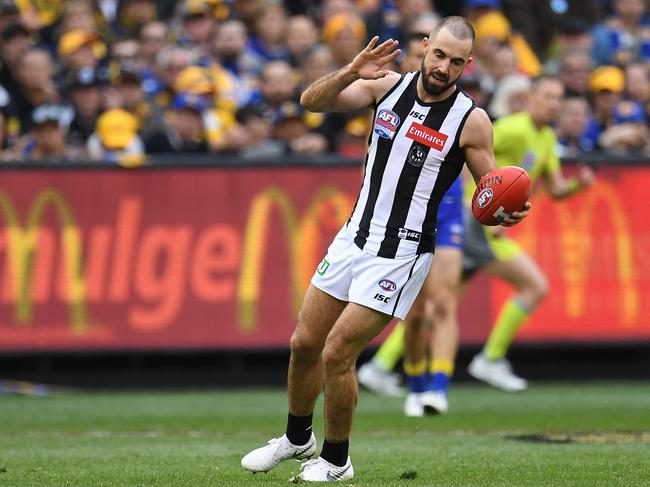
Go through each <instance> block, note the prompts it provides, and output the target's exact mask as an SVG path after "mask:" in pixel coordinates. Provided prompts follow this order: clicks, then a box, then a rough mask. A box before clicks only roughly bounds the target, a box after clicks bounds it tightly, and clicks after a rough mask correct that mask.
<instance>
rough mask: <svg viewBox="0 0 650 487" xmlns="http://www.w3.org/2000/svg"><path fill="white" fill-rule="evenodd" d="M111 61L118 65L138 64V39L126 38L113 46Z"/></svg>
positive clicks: (117, 40)
mask: <svg viewBox="0 0 650 487" xmlns="http://www.w3.org/2000/svg"><path fill="white" fill-rule="evenodd" d="M110 54H111V56H110V57H111V61H112V62H114V63H116V64H121V63H131V64H132V63H137V62H138V61H139V59H140V42H139V41H138V38H137V37H131V36H124V37H120V38H119V39H116V40H115V41H113V43H112V44H111V52H110Z"/></svg>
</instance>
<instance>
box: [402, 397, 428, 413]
mask: <svg viewBox="0 0 650 487" xmlns="http://www.w3.org/2000/svg"><path fill="white" fill-rule="evenodd" d="M421 396H422V394H421V393H418V392H409V393H408V395H407V396H406V401H404V414H405V415H406V416H408V417H409V418H420V417H422V416H424V404H422V400H421Z"/></svg>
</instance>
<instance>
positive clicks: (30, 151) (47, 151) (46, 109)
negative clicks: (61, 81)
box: [3, 104, 83, 162]
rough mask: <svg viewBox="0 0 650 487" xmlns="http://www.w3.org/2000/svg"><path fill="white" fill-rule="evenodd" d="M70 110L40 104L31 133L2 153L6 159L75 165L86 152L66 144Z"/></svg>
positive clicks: (35, 111) (34, 113)
mask: <svg viewBox="0 0 650 487" xmlns="http://www.w3.org/2000/svg"><path fill="white" fill-rule="evenodd" d="M71 117H72V113H71V110H70V109H68V108H65V107H62V106H58V105H48V104H46V105H41V106H39V107H37V108H36V109H35V110H34V112H33V113H32V123H31V128H30V130H29V132H28V133H27V134H26V135H25V136H24V137H22V138H21V139H19V140H18V142H17V143H16V144H15V145H14V146H13V147H12V148H11V149H9V150H7V151H6V152H5V153H4V154H3V158H4V159H5V160H14V161H15V160H21V161H22V160H32V161H40V162H64V161H68V162H72V161H77V160H79V159H81V158H82V157H83V151H81V150H80V149H79V148H78V147H73V146H70V145H68V144H67V143H66V140H65V139H66V132H67V128H68V125H69V123H70V119H71Z"/></svg>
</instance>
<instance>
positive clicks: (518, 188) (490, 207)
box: [472, 166, 530, 226]
mask: <svg viewBox="0 0 650 487" xmlns="http://www.w3.org/2000/svg"><path fill="white" fill-rule="evenodd" d="M529 197H530V178H529V177H528V173H527V172H526V170H525V169H522V168H521V167H518V166H504V167H500V168H498V169H495V170H494V171H490V172H489V173H487V174H486V175H484V176H483V177H482V178H481V180H480V181H479V183H478V186H477V187H476V191H474V196H473V197H472V213H473V214H474V218H476V219H477V220H478V221H479V222H480V223H482V224H483V225H488V226H495V225H499V224H500V223H501V222H502V221H503V220H504V219H505V218H507V217H508V216H510V214H511V213H512V212H514V211H521V210H522V209H523V208H524V204H526V201H528V198H529Z"/></svg>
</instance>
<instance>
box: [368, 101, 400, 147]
mask: <svg viewBox="0 0 650 487" xmlns="http://www.w3.org/2000/svg"><path fill="white" fill-rule="evenodd" d="M399 122H400V118H399V115H398V114H397V113H395V112H393V111H392V110H386V109H385V108H384V109H383V110H380V112H379V114H378V115H377V118H376V119H375V128H374V130H375V133H376V134H377V135H379V137H383V138H384V139H389V140H393V137H395V133H396V132H397V127H399Z"/></svg>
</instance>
